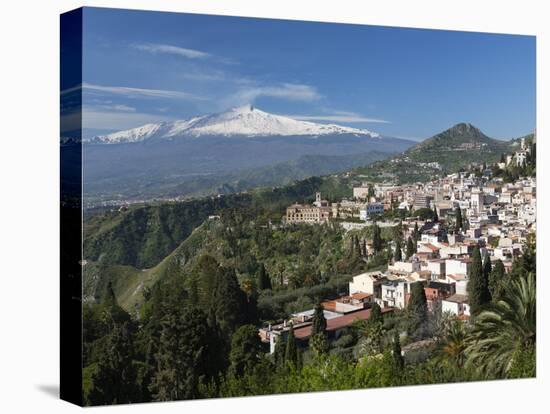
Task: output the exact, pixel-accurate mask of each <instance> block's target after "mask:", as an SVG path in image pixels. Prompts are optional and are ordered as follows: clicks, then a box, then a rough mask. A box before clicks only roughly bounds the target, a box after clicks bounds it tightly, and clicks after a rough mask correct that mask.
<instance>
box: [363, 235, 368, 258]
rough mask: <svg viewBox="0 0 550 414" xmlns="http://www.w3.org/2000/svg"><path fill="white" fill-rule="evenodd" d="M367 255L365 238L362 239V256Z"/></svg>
mask: <svg viewBox="0 0 550 414" xmlns="http://www.w3.org/2000/svg"><path fill="white" fill-rule="evenodd" d="M367 256H368V252H367V240H366V239H363V257H367Z"/></svg>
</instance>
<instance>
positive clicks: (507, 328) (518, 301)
mask: <svg viewBox="0 0 550 414" xmlns="http://www.w3.org/2000/svg"><path fill="white" fill-rule="evenodd" d="M468 342H469V345H468V346H467V348H466V354H467V356H468V357H467V362H466V366H467V367H471V368H473V369H475V370H476V371H477V372H478V373H479V374H481V375H483V376H485V377H493V376H494V377H497V378H507V377H510V376H511V373H510V369H511V368H512V367H513V366H514V362H515V359H517V358H518V355H521V354H522V353H524V352H528V353H531V354H532V355H533V356H534V352H533V350H534V347H535V344H536V287H535V278H534V276H533V274H532V273H529V274H528V275H527V276H526V277H525V276H524V277H520V278H518V279H516V280H514V281H513V282H512V283H511V284H510V286H509V287H508V289H506V292H505V295H504V297H503V298H502V299H501V300H500V301H498V302H497V303H496V304H490V305H488V306H487V307H486V308H485V310H482V311H481V312H480V313H479V314H478V315H477V316H476V318H475V321H474V326H473V329H472V333H471V335H470V337H469V341H468Z"/></svg>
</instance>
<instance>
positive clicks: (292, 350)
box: [285, 324, 298, 368]
mask: <svg viewBox="0 0 550 414" xmlns="http://www.w3.org/2000/svg"><path fill="white" fill-rule="evenodd" d="M285 363H286V365H287V366H289V367H294V368H298V347H297V345H296V338H295V337H294V327H293V326H292V324H291V325H290V330H289V332H288V338H287V340H286V348H285Z"/></svg>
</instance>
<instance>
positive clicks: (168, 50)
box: [131, 43, 238, 65]
mask: <svg viewBox="0 0 550 414" xmlns="http://www.w3.org/2000/svg"><path fill="white" fill-rule="evenodd" d="M131 47H132V48H134V49H136V50H140V51H143V52H147V53H152V54H165V55H175V56H179V57H183V58H185V59H212V60H215V61H216V62H220V63H226V64H229V65H234V64H237V63H238V62H237V61H235V60H234V59H230V58H225V57H222V56H216V55H213V54H211V53H208V52H204V51H202V50H197V49H189V48H186V47H180V46H174V45H167V44H161V43H134V44H132V45H131Z"/></svg>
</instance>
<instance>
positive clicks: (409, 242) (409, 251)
mask: <svg viewBox="0 0 550 414" xmlns="http://www.w3.org/2000/svg"><path fill="white" fill-rule="evenodd" d="M413 254H414V244H413V241H412V239H411V238H410V237H409V238H408V239H407V252H406V258H407V260H409V259H410V258H411V256H412V255H413Z"/></svg>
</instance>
